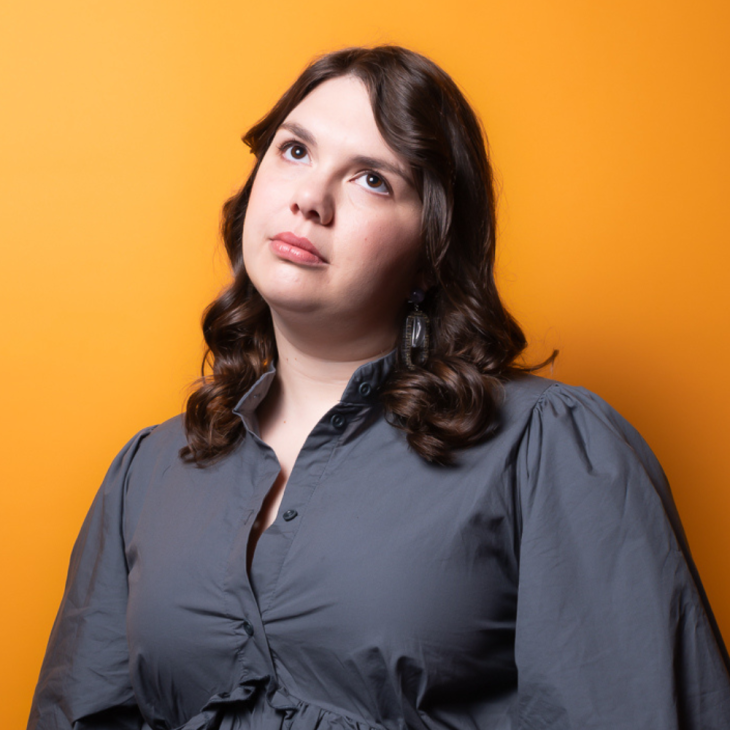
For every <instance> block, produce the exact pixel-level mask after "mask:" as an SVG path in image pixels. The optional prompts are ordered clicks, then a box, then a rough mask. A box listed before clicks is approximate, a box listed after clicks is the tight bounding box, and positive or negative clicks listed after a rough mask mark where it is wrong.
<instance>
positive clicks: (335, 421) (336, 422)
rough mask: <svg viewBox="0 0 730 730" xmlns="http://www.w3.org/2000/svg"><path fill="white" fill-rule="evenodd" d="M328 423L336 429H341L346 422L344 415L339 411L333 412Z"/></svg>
mask: <svg viewBox="0 0 730 730" xmlns="http://www.w3.org/2000/svg"><path fill="white" fill-rule="evenodd" d="M330 423H331V424H332V427H333V428H336V429H337V430H338V431H342V429H343V428H344V427H345V423H346V421H345V417H344V416H343V415H342V414H341V413H335V414H334V416H332V418H330Z"/></svg>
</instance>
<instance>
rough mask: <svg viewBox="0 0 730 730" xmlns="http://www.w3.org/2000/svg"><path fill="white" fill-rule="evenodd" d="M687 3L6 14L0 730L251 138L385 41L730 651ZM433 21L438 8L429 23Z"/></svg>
mask: <svg viewBox="0 0 730 730" xmlns="http://www.w3.org/2000/svg"><path fill="white" fill-rule="evenodd" d="M729 7H730V6H728V4H727V2H724V1H722V0H704V1H702V0H701V1H700V2H689V0H681V1H675V2H671V0H669V1H668V0H662V1H661V2H660V1H659V0H642V2H641V3H636V2H635V0H631V1H629V0H619V1H618V2H617V1H615V0H614V2H612V3H610V4H609V3H587V2H585V0H544V1H538V0H520V1H519V2H509V3H508V2H497V1H496V0H486V1H485V0H479V1H474V2H466V1H464V0H454V1H453V2H449V3H441V2H438V3H436V2H433V3H431V4H430V5H429V4H428V3H424V2H423V1H422V0H406V1H401V2H397V3H394V2H392V1H391V0H389V1H388V2H383V1H382V0H370V2H367V3H356V4H354V3H353V4H346V3H343V2H342V0H337V1H335V0H311V1H310V2H308V3H295V2H292V1H291V0H279V1H278V2H276V3H270V4H265V3H261V2H257V3H245V2H241V0H238V2H227V1H226V0H220V1H219V2H215V3H210V4H205V3H202V2H199V1H198V0H196V1H192V0H174V2H173V0H154V1H153V2H149V0H144V1H143V0H127V2H125V3H117V2H112V3H99V2H92V0H65V1H64V2H63V3H59V2H53V1H52V0H28V1H27V2H23V3H20V2H16V3H5V5H4V6H3V8H2V10H0V34H2V37H1V38H0V74H2V99H3V102H2V103H3V113H2V114H1V115H0V175H1V179H0V186H2V189H1V191H0V206H1V207H2V209H1V211H0V241H2V254H1V255H2V261H0V271H2V276H3V282H2V286H1V287H0V297H1V298H2V300H1V302H0V304H1V309H0V311H2V314H3V338H2V347H3V350H4V352H3V356H2V358H1V362H2V367H3V370H4V372H3V375H2V378H3V380H2V382H3V383H4V388H5V390H4V392H3V396H2V406H3V418H2V423H3V426H2V428H3V434H2V445H3V451H4V456H3V459H2V460H1V461H0V469H2V472H1V477H0V478H1V479H2V485H3V489H2V492H1V493H2V504H1V505H0V514H1V515H2V520H3V527H2V530H1V531H0V539H1V540H2V560H3V565H2V571H3V573H2V574H3V578H4V581H3V582H4V592H5V600H3V602H2V607H1V610H2V617H1V618H0V627H1V630H2V636H1V637H0V645H2V647H3V652H2V653H3V658H4V660H3V667H2V671H3V676H2V678H1V679H0V686H2V687H3V691H4V694H5V698H6V699H5V701H4V708H3V710H4V712H3V715H4V719H3V725H4V726H5V727H8V728H10V727H23V726H24V723H25V719H26V716H27V712H28V707H29V703H30V698H31V694H32V690H33V686H34V683H35V679H36V677H37V673H38V669H39V666H40V661H41V658H42V655H43V651H44V647H45V642H46V640H47V636H48V633H49V630H50V627H51V623H52V621H53V617H54V614H55V611H56V607H57V604H58V601H59V599H60V596H61V591H62V586H63V582H64V578H65V571H66V567H67V564H68V557H69V553H70V550H71V546H72V543H73V540H74V537H75V535H76V532H77V530H78V528H79V526H80V524H81V521H82V519H83V516H84V513H85V511H86V509H87V507H88V505H89V503H90V501H91V498H92V496H93V494H94V492H95V490H96V488H97V486H98V484H99V482H100V480H101V479H102V477H103V474H104V472H105V470H106V467H107V465H108V464H109V462H110V461H111V459H112V458H113V456H114V454H115V453H116V452H117V451H118V449H119V448H120V447H121V446H122V445H123V444H124V442H125V441H126V440H127V439H128V438H129V437H130V436H131V435H132V434H133V433H135V432H136V431H137V430H138V429H140V428H141V427H143V426H145V425H147V424H150V423H156V422H159V421H160V420H162V419H165V418H167V417H169V416H170V415H173V414H174V413H176V412H178V411H179V410H180V408H181V406H182V403H183V399H184V396H185V391H186V385H187V384H188V383H189V381H191V380H192V379H193V378H194V377H195V375H196V373H197V369H198V363H199V359H200V355H201V344H200V343H201V336H200V332H199V326H198V322H199V316H200V312H201V311H202V309H203V307H204V306H205V304H206V303H207V302H208V301H209V300H210V299H211V298H212V297H213V296H214V294H215V292H216V291H217V290H218V288H219V287H220V286H221V284H222V282H223V280H224V278H225V275H226V268H225V264H224V261H223V258H222V255H221V252H220V249H219V247H218V244H217V223H218V214H219V208H220V205H221V203H222V202H223V200H224V199H225V198H226V196H227V195H228V194H229V193H230V192H231V191H233V190H234V189H235V188H236V187H237V186H238V185H239V183H240V182H241V181H242V179H243V177H244V175H245V174H246V172H247V170H248V169H249V165H250V158H249V156H248V154H247V152H246V150H245V149H244V147H243V145H242V144H241V142H240V141H239V136H240V134H241V133H242V132H243V131H244V130H245V129H246V128H247V127H248V126H249V125H250V124H252V123H253V122H254V121H255V120H256V119H258V118H259V117H260V116H261V115H262V114H263V113H264V112H265V111H266V110H267V108H268V107H269V106H270V105H271V104H272V103H273V102H274V100H275V99H276V98H277V96H278V95H279V94H280V93H281V92H282V91H283V90H284V89H285V88H286V86H287V85H288V84H289V83H290V82H291V81H292V80H293V79H294V77H295V76H296V74H297V73H298V72H299V71H300V70H301V68H302V67H303V65H304V64H305V62H307V61H308V60H309V59H310V58H311V57H312V56H313V55H315V54H317V53H319V52H323V51H326V50H330V49H334V48H338V47H341V46H343V45H349V44H371V43H377V42H382V41H390V42H398V43H401V44H404V45H408V46H411V47H413V48H414V49H416V50H419V51H421V52H423V53H425V54H427V55H429V56H431V57H432V58H434V60H436V61H437V62H438V63H440V64H441V65H443V66H444V67H445V68H446V69H447V70H448V71H449V72H450V73H451V74H452V75H453V76H454V77H455V78H456V79H457V81H458V82H459V83H460V84H461V85H462V87H463V88H464V89H465V91H466V93H467V95H468V97H469V98H470V99H471V101H472V102H473V103H474V105H475V106H476V108H477V109H478V110H479V112H480V113H481V115H482V117H483V119H484V122H485V125H486V128H487V130H488V132H489V135H490V140H491V143H492V147H493V150H494V161H495V164H496V167H497V170H498V173H499V179H500V184H501V187H502V197H501V204H500V215H501V246H502V249H501V256H500V277H501V282H502V286H503V291H504V294H505V296H506V298H507V301H508V303H509V304H510V306H511V307H512V309H513V311H514V312H515V314H516V315H517V316H518V318H519V319H520V321H521V322H522V323H523V325H524V326H525V328H526V330H527V332H528V334H529V335H530V337H531V339H532V341H533V342H534V343H535V345H534V350H533V352H534V354H535V355H536V356H539V355H541V354H544V353H545V352H547V351H548V350H549V349H550V348H552V347H559V348H560V350H561V355H560V359H559V361H558V364H557V367H556V369H555V373H554V375H555V377H558V378H560V379H562V380H565V381H567V382H570V383H578V384H582V385H585V386H587V387H589V388H591V389H593V390H595V391H597V392H598V393H599V394H600V395H602V396H604V397H605V398H606V399H607V400H609V401H610V402H611V403H612V404H613V405H614V406H615V407H616V408H618V409H619V410H620V411H621V412H622V413H623V414H624V415H625V416H627V417H628V418H629V420H631V421H632V422H633V423H634V424H635V425H636V426H637V427H638V428H639V430H640V431H641V432H642V433H643V434H644V436H645V437H646V439H647V440H648V442H649V444H650V445H651V446H652V447H653V449H654V450H655V451H656V453H657V455H658V456H659V458H660V460H661V461H662V463H663V464H664V467H665V469H666V471H667V473H668V475H669V478H670V481H671V482H672V484H673V488H674V492H675V496H676V500H677V503H678V506H679V509H680V513H681V514H682V516H683V520H684V523H685V527H686V529H687V533H688V536H689V539H690V542H691V545H692V548H693V552H694V555H695V558H696V560H697V563H698V565H699V568H700V572H701V574H702V576H703V578H704V581H705V585H706V588H707V592H708V594H709V597H710V600H711V601H712V603H713V606H714V608H715V612H716V614H717V617H718V620H719V622H720V625H721V627H722V628H723V629H724V632H725V634H726V635H727V636H729V637H730V585H729V584H728V581H727V579H726V575H727V571H728V564H729V563H730V561H729V559H728V558H729V556H730V531H728V529H727V526H728V513H729V512H730V495H729V494H728V490H727V484H728V472H729V470H730V468H729V467H728V462H727V449H726V442H727V440H728V436H729V435H730V429H729V428H728V416H727V413H728V410H729V409H730V386H729V385H728V383H729V381H728V377H727V376H726V375H725V374H724V368H725V366H726V365H727V363H728V362H729V361H730V346H729V345H728V337H727V334H728V333H727V329H728V328H727V324H728V314H729V310H730V294H729V293H728V288H727V285H726V277H727V272H728V269H729V267H730V246H729V245H728V242H729V241H730V222H729V220H730V218H729V217H728V215H727V209H728V206H727V203H726V197H727V195H728V191H729V190H730V184H729V183H730V179H729V177H730V147H729V144H728V130H729V129H730V102H729V99H730V97H729V95H728V73H729V72H728V70H729V69H730V44H728V43H727V38H728V31H729V30H730V23H729V22H728V21H729V19H730V18H729V14H730V11H729V10H728V8H729ZM445 8H447V9H445Z"/></svg>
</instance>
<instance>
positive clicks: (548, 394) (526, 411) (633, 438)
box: [502, 374, 654, 460]
mask: <svg viewBox="0 0 730 730" xmlns="http://www.w3.org/2000/svg"><path fill="white" fill-rule="evenodd" d="M502 414H503V416H502V419H503V422H504V423H505V424H512V423H516V424H520V425H521V426H522V427H523V429H524V434H523V435H524V438H526V439H527V441H528V442H532V445H533V446H535V444H536V442H539V444H540V445H542V446H543V447H544V446H548V445H552V442H553V441H555V442H556V444H560V443H562V444H564V445H567V443H573V444H575V445H579V446H583V447H588V445H589V443H590V444H591V445H593V446H598V445H600V446H602V447H603V448H606V447H608V446H613V447H615V448H619V449H620V450H623V449H624V448H625V447H628V448H629V449H630V450H632V451H634V452H635V453H636V454H637V455H638V456H639V457H640V458H642V459H649V460H652V459H654V457H653V454H652V453H651V450H650V449H649V447H648V446H647V444H646V442H645V441H644V439H643V438H642V437H641V435H640V434H639V433H638V431H637V430H636V429H635V428H634V427H633V426H632V425H631V424H630V423H629V422H628V421H627V420H626V419H625V418H624V417H623V416H622V415H621V414H620V413H619V412H618V411H617V410H616V409H615V408H613V407H612V406H611V405H609V404H608V403H607V402H606V401H605V400H603V398H601V397H600V396H599V395H597V394H596V393H593V392H592V391H590V390H587V389H586V388H583V387H580V386H575V385H567V384H565V383H561V382H559V381H557V380H551V379H548V378H542V377H538V376H535V375H523V374H518V375H516V376H514V377H512V378H510V379H509V380H507V381H506V382H505V383H504V385H503V398H502ZM526 445H529V443H528V444H526ZM610 450H612V449H609V451H610Z"/></svg>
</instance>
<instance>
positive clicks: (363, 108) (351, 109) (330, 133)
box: [285, 76, 401, 161]
mask: <svg viewBox="0 0 730 730" xmlns="http://www.w3.org/2000/svg"><path fill="white" fill-rule="evenodd" d="M287 122H289V123H293V124H297V125H299V126H302V127H304V128H305V129H306V130H307V131H308V132H309V133H310V134H311V135H313V136H314V138H315V140H316V142H317V144H318V145H324V144H328V145H333V146H334V145H338V146H342V147H357V150H356V152H357V153H358V154H369V153H372V152H377V153H378V154H380V155H381V156H382V155H386V154H387V155H388V156H390V157H392V158H393V159H394V160H399V161H400V159H401V158H400V157H399V156H398V155H397V154H396V152H395V151H394V150H392V149H391V148H390V147H389V146H388V144H387V143H386V141H385V140H384V139H383V137H382V135H381V134H380V130H379V129H378V126H377V124H376V123H375V116H374V115H373V110H372V107H371V104H370V95H369V93H368V90H367V88H366V86H365V84H364V83H363V82H362V81H360V79H358V78H357V77H355V76H340V77H337V78H334V79H328V80H327V81H324V82H322V83H321V84H320V85H319V86H317V87H316V88H315V89H314V90H313V91H311V92H310V93H309V94H308V95H307V96H306V97H304V99H302V101H301V102H300V103H299V104H298V105H297V106H296V107H294V109H293V110H292V111H291V112H290V113H289V116H287V118H286V120H285V123H287ZM363 147H365V148H366V149H363Z"/></svg>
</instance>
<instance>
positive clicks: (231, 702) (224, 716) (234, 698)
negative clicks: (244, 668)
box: [142, 677, 386, 730]
mask: <svg viewBox="0 0 730 730" xmlns="http://www.w3.org/2000/svg"><path fill="white" fill-rule="evenodd" d="M244 728H246V730H386V728H384V726H382V725H378V724H374V723H368V722H365V721H363V720H357V719H355V718H352V717H348V716H347V715H343V714H339V713H337V712H334V711H332V710H327V709H324V708H323V707H318V706H317V705H314V704H312V703H310V702H305V701H304V700H301V699H299V698H297V697H293V696H292V695H291V694H289V692H287V691H286V690H285V689H283V688H281V687H278V686H277V685H276V683H275V682H274V681H273V680H272V679H271V678H270V677H261V678H258V679H252V680H249V681H247V682H244V683H243V684H241V685H239V686H238V687H236V688H235V689H234V690H233V691H231V692H230V693H229V692H221V693H219V694H217V695H214V696H213V697H211V698H210V700H208V702H207V703H206V705H205V707H203V709H202V711H201V712H200V713H198V714H197V715H195V716H194V717H191V718H190V719H189V720H188V721H187V722H185V723H184V724H183V725H179V726H178V727H176V728H175V730H243V729H244ZM142 730H153V729H152V728H151V727H150V726H149V725H147V724H146V723H145V724H144V725H143V726H142Z"/></svg>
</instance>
